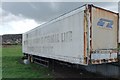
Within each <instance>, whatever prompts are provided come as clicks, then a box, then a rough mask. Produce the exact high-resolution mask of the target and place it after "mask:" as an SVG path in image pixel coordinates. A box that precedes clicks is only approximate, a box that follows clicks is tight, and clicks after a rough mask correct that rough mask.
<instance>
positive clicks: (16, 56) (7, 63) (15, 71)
mask: <svg viewBox="0 0 120 80" xmlns="http://www.w3.org/2000/svg"><path fill="white" fill-rule="evenodd" d="M22 56H23V54H22V48H21V45H12V46H3V48H2V78H3V80H6V79H5V78H9V79H10V78H26V79H24V80H27V78H46V79H47V78H49V79H52V73H51V72H50V70H49V69H48V68H45V67H42V66H40V65H38V64H33V63H31V64H27V65H25V64H23V61H22V59H21V58H22Z"/></svg>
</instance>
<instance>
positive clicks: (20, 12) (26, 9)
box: [0, 2, 118, 34]
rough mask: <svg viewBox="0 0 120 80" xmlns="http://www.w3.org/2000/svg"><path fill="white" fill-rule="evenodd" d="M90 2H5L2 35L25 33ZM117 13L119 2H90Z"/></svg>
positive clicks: (0, 12)
mask: <svg viewBox="0 0 120 80" xmlns="http://www.w3.org/2000/svg"><path fill="white" fill-rule="evenodd" d="M86 3H89V2H3V4H2V8H0V17H2V19H1V18H0V22H1V21H2V24H0V34H13V33H23V32H26V31H28V30H30V29H32V28H34V27H37V26H38V25H39V24H41V23H43V22H47V21H50V20H51V19H54V18H56V17H58V16H60V15H62V14H64V13H66V12H69V11H71V10H73V9H75V8H77V7H80V6H82V5H83V4H86ZM90 4H94V5H96V6H99V7H102V8H106V9H109V10H111V11H116V12H117V9H118V6H117V4H118V3H117V2H90Z"/></svg>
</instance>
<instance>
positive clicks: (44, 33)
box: [22, 4, 118, 65]
mask: <svg viewBox="0 0 120 80" xmlns="http://www.w3.org/2000/svg"><path fill="white" fill-rule="evenodd" d="M117 43H118V14H117V13H114V12H112V11H108V10H105V9H102V8H99V7H96V6H94V5H88V4H86V5H84V6H82V7H79V8H77V9H75V10H73V11H70V12H68V13H65V14H63V15H62V16H59V17H58V18H55V19H53V20H51V21H49V22H47V23H45V24H43V25H40V26H38V27H36V28H34V29H32V30H30V31H28V32H26V33H24V34H23V45H22V46H23V53H24V54H28V55H31V56H33V55H35V56H40V57H44V58H49V59H54V60H59V61H64V62H68V63H72V64H80V65H89V64H102V63H111V62H117V61H118V59H117V57H118V56H117V55H118V52H117V50H116V49H117V48H118V45H117Z"/></svg>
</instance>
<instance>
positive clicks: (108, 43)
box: [91, 6, 118, 63]
mask: <svg viewBox="0 0 120 80" xmlns="http://www.w3.org/2000/svg"><path fill="white" fill-rule="evenodd" d="M91 15H92V16H91V18H92V19H91V20H92V33H91V35H92V39H91V40H92V43H91V49H92V53H91V61H92V63H103V62H116V61H117V51H116V50H115V49H116V48H117V42H118V31H117V30H118V14H116V13H114V12H111V11H107V10H104V9H101V8H98V7H94V6H93V7H92V8H91Z"/></svg>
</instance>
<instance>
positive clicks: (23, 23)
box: [0, 11, 42, 35]
mask: <svg viewBox="0 0 120 80" xmlns="http://www.w3.org/2000/svg"><path fill="white" fill-rule="evenodd" d="M4 13H6V12H5V11H4ZM41 23H42V22H41ZM38 25H39V23H37V22H36V21H35V20H34V19H29V18H25V17H23V16H22V15H21V14H19V16H16V15H13V14H12V13H8V14H6V15H4V16H2V24H0V35H2V34H18V33H24V32H26V31H28V30H30V29H32V28H35V27H37V26H38Z"/></svg>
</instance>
